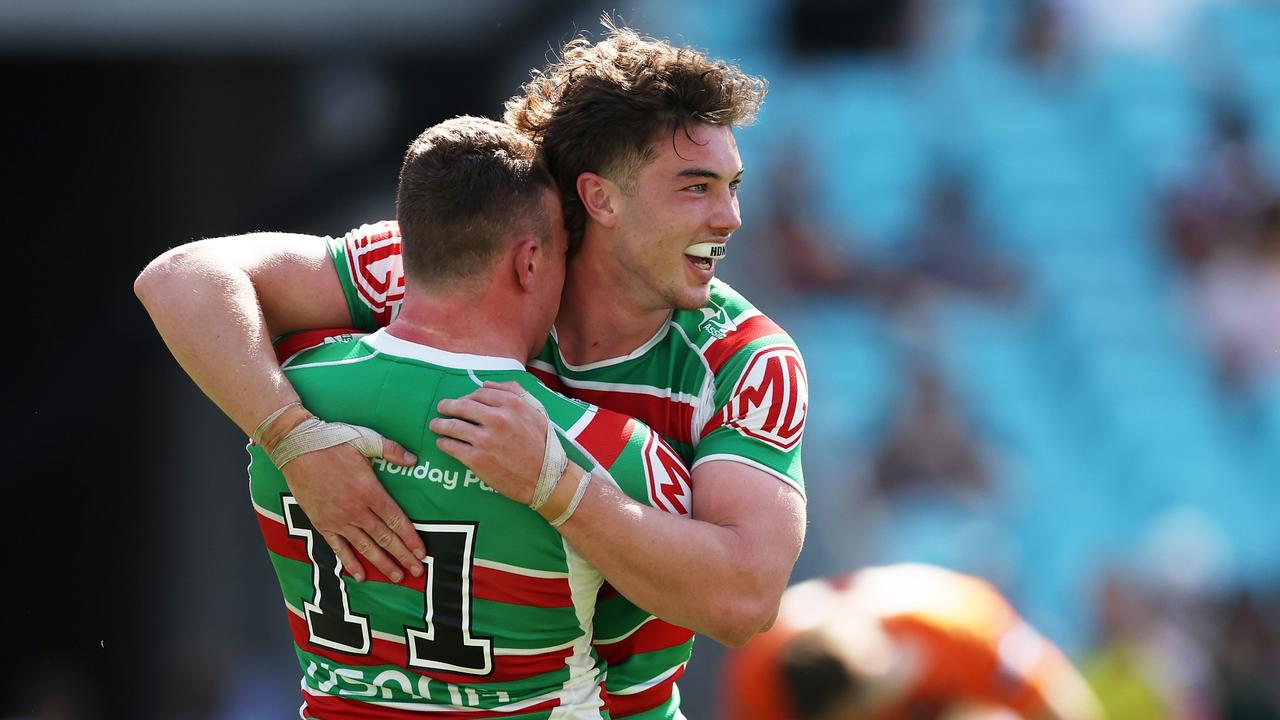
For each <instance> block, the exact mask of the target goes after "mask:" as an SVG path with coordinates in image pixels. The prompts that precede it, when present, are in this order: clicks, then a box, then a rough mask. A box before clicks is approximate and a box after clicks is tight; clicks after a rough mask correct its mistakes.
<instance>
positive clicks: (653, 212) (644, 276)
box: [616, 125, 742, 310]
mask: <svg viewBox="0 0 1280 720" xmlns="http://www.w3.org/2000/svg"><path fill="white" fill-rule="evenodd" d="M688 130H689V131H688V133H685V132H684V131H682V130H680V129H677V130H676V131H675V133H674V136H672V135H665V134H664V135H663V136H662V137H661V138H659V140H658V141H657V142H656V143H655V145H654V149H655V151H656V155H657V158H656V159H655V160H653V161H651V162H649V163H647V164H645V165H644V166H643V167H641V168H640V170H639V171H637V173H636V175H637V177H636V179H635V181H634V187H633V192H632V193H630V194H625V193H624V194H623V195H622V197H621V198H620V199H619V210H620V212H619V213H618V232H617V238H618V244H617V247H616V252H617V255H618V260H619V262H620V263H622V265H623V267H624V269H625V270H626V271H627V276H628V277H631V278H634V280H635V283H636V285H635V290H636V291H637V292H638V293H639V294H640V295H641V296H642V297H640V298H637V299H639V300H640V301H641V302H643V303H646V304H651V306H652V307H654V308H677V309H682V310H696V309H698V308H701V307H705V306H706V304H707V302H708V301H709V300H710V283H711V278H712V277H713V276H714V275H715V271H716V262H717V261H716V260H712V259H706V258H696V257H691V256H689V255H686V254H685V252H686V251H687V250H688V249H689V248H690V246H693V245H696V244H699V243H706V242H716V243H723V242H725V241H727V240H728V239H729V235H730V234H731V233H733V231H735V230H737V229H738V227H739V226H741V225H742V219H741V216H740V215H739V214H738V183H739V182H740V179H741V177H742V160H741V159H740V158H739V157H738V144H737V143H736V142H735V141H734V138H733V132H732V131H731V130H730V129H729V128H727V127H717V126H712V125H691V126H689V128H688Z"/></svg>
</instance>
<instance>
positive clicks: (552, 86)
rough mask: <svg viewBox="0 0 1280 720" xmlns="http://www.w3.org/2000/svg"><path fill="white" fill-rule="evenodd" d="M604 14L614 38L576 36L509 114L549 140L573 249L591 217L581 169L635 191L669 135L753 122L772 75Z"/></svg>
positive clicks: (546, 145) (536, 74) (509, 106)
mask: <svg viewBox="0 0 1280 720" xmlns="http://www.w3.org/2000/svg"><path fill="white" fill-rule="evenodd" d="M601 22H602V23H603V24H604V26H605V29H606V33H605V37H604V39H602V40H600V41H599V42H597V43H595V44H592V43H591V42H590V41H589V40H587V39H586V38H585V37H577V38H574V39H573V40H570V41H569V42H568V43H566V44H565V45H564V47H563V48H562V50H561V54H560V58H559V59H558V60H557V61H555V62H553V63H551V64H550V65H548V66H547V67H546V68H543V69H542V70H534V71H533V77H532V79H531V80H530V81H529V82H528V83H526V84H525V85H524V86H523V87H522V91H523V92H522V93H521V94H519V95H516V96H515V97H512V98H511V99H510V100H508V101H507V103H506V116H505V117H506V121H507V122H508V123H509V124H510V125H511V126H512V127H514V128H516V129H517V130H519V131H520V132H522V133H524V134H525V135H527V136H529V137H530V138H532V139H533V140H534V141H535V142H538V143H539V144H541V145H542V148H543V152H544V153H545V156H546V159H547V164H548V167H549V168H550V169H551V173H552V175H553V176H554V177H555V179H556V183H557V184H558V185H559V187H560V192H561V195H562V196H563V199H564V215H565V224H566V225H567V226H568V230H569V240H570V247H571V248H575V247H577V245H578V243H579V242H580V241H581V238H582V233H583V228H584V227H585V224H586V212H585V209H584V208H583V206H582V201H581V200H580V199H579V198H578V191H577V182H578V176H579V175H581V174H582V173H584V172H593V173H597V174H599V175H602V176H604V177H607V178H609V179H610V180H612V181H614V182H616V183H618V184H619V185H620V186H622V187H623V189H624V190H630V188H631V187H632V182H633V181H634V179H635V174H636V171H637V170H639V169H640V167H642V166H643V165H644V164H645V163H646V162H648V161H650V160H652V159H654V158H655V157H656V145H655V142H656V141H657V140H658V138H659V137H660V136H661V135H662V134H665V133H675V132H679V131H684V132H686V133H687V132H688V126H689V125H690V124H707V125H717V126H722V127H723V126H728V127H737V126H742V125H747V124H750V123H751V122H752V121H753V120H755V116H756V113H757V112H758V111H759V109H760V105H761V103H763V102H764V95H765V91H766V90H767V88H768V83H767V82H766V81H765V80H764V79H763V78H759V77H753V76H751V75H747V74H746V73H744V72H743V71H742V70H741V69H740V68H738V66H736V65H731V64H729V63H727V62H724V61H722V60H715V59H711V58H708V57H707V56H706V54H704V53H702V52H700V51H698V50H694V49H692V48H688V47H675V46H673V45H671V44H670V43H668V42H666V41H663V40H657V39H654V38H651V37H645V36H641V35H639V34H638V33H636V32H635V31H634V30H632V29H630V28H626V27H620V26H618V25H616V24H615V23H614V22H613V21H612V20H611V19H610V18H609V16H608V15H605V16H604V17H603V18H602V19H601Z"/></svg>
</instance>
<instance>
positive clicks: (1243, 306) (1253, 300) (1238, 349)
mask: <svg viewBox="0 0 1280 720" xmlns="http://www.w3.org/2000/svg"><path fill="white" fill-rule="evenodd" d="M1259 216H1260V217H1261V222H1259V223H1258V226H1257V227H1256V228H1254V229H1253V230H1252V232H1248V233H1247V234H1246V235H1244V236H1243V237H1240V238H1226V239H1224V240H1223V241H1222V242H1219V243H1218V244H1216V245H1215V246H1213V247H1212V248H1211V249H1210V251H1209V254H1208V257H1207V259H1206V260H1205V261H1204V263H1203V266H1202V268H1201V269H1200V272H1199V273H1198V274H1197V277H1196V278H1194V285H1193V288H1194V290H1195V300H1196V305H1197V310H1198V312H1199V315H1200V320H1201V323H1202V326H1203V330H1204V333H1205V336H1206V338H1207V340H1208V342H1209V344H1210V347H1211V349H1212V350H1213V353H1214V355H1215V357H1216V359H1217V362H1218V368H1219V372H1220V377H1221V379H1222V381H1223V384H1224V385H1225V386H1226V387H1227V388H1228V389H1229V390H1232V391H1239V392H1246V393H1247V392H1248V391H1250V390H1252V389H1254V388H1255V387H1257V384H1258V383H1259V382H1260V381H1262V380H1264V379H1265V378H1266V377H1268V376H1273V375H1274V374H1275V373H1276V372H1277V371H1280V200H1273V201H1272V202H1271V204H1270V205H1268V206H1267V207H1266V209H1265V210H1263V211H1260V213H1259ZM1242 232H1245V231H1242Z"/></svg>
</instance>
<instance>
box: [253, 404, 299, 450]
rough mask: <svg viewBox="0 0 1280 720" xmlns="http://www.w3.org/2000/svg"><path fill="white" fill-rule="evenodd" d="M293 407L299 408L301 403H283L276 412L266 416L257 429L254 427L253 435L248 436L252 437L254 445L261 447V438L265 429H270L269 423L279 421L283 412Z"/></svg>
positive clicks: (265, 431)
mask: <svg viewBox="0 0 1280 720" xmlns="http://www.w3.org/2000/svg"><path fill="white" fill-rule="evenodd" d="M294 405H298V406H301V405H302V403H301V402H298V401H297V400H294V401H293V402H288V403H285V404H284V405H281V406H280V409H279V410H276V411H275V412H273V413H271V414H270V415H268V416H267V417H266V419H264V420H263V421H262V422H260V423H258V427H256V428H254V429H253V435H251V436H250V437H252V438H253V441H254V442H255V443H257V444H259V445H261V444H262V436H263V435H265V434H266V433H267V428H270V427H271V423H273V422H275V421H276V420H279V419H280V416H281V415H283V414H284V411H285V410H288V409H289V408H291V407H293V406H294Z"/></svg>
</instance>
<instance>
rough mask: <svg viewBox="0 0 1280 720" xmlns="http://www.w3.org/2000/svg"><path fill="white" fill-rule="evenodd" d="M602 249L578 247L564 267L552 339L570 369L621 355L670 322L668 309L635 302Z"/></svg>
mask: <svg viewBox="0 0 1280 720" xmlns="http://www.w3.org/2000/svg"><path fill="white" fill-rule="evenodd" d="M590 230H591V229H590V228H589V229H588V232H590ZM606 247H607V244H606V243H605V242H600V241H597V242H594V243H593V242H583V246H582V248H580V249H579V251H578V253H577V254H576V255H574V256H573V258H571V259H570V261H569V271H568V273H567V276H566V277H565V283H564V294H563V295H562V297H561V300H560V314H559V315H557V316H556V338H557V340H558V343H559V345H560V353H561V354H562V355H563V356H564V359H565V360H567V361H568V362H570V363H572V364H574V365H584V364H586V363H592V362H598V361H600V360H607V359H609V358H614V357H621V356H623V355H626V354H628V353H630V352H631V351H633V350H635V349H636V348H638V347H640V346H641V345H643V344H644V343H645V342H646V341H648V340H649V339H650V338H652V337H653V336H654V334H656V333H657V332H658V330H660V329H661V328H662V326H663V325H664V324H665V323H666V322H667V319H668V318H670V317H671V308H669V307H657V308H655V307H653V306H652V304H651V303H646V302H644V301H642V300H638V299H637V298H636V297H635V292H634V291H633V290H631V288H632V283H631V282H630V281H629V279H628V278H627V277H625V273H624V272H623V271H622V268H620V267H619V266H618V263H617V261H616V260H614V259H613V257H612V256H610V255H609V254H607V253H606V252H605V251H604V248H606Z"/></svg>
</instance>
